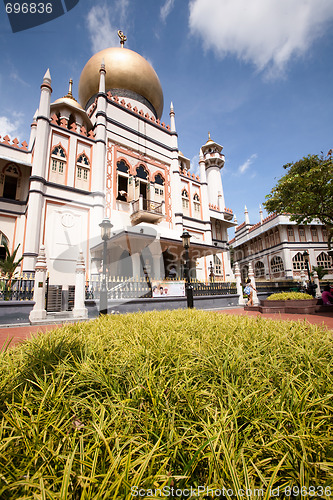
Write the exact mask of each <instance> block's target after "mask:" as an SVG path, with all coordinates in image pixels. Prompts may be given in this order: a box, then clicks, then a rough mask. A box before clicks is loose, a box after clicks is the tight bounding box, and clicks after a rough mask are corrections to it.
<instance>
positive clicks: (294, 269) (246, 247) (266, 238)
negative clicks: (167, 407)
mask: <svg viewBox="0 0 333 500" xmlns="http://www.w3.org/2000/svg"><path fill="white" fill-rule="evenodd" d="M327 239H328V234H327V230H326V228H325V226H324V225H323V224H321V223H320V222H319V221H317V220H313V221H312V223H311V224H309V225H298V224H296V223H295V222H293V221H291V220H290V217H289V216H288V215H287V214H280V215H279V214H272V215H269V216H268V217H266V218H264V217H263V212H262V209H261V207H260V221H259V222H257V223H256V224H250V220H249V215H248V211H247V208H246V207H245V220H244V222H243V223H242V224H240V225H239V226H237V227H236V228H235V237H234V238H233V239H232V240H230V242H229V243H230V245H231V246H232V248H233V258H234V261H235V262H238V264H239V266H240V271H241V276H242V280H243V281H245V279H246V277H247V276H248V270H249V263H251V264H252V267H253V270H254V274H255V278H256V279H259V280H281V279H296V280H298V279H299V278H300V275H301V272H302V271H303V272H304V271H306V264H305V260H304V257H303V253H304V252H305V251H307V252H308V253H309V266H310V270H312V267H313V266H321V267H323V268H324V269H325V270H327V271H328V275H326V276H325V278H328V279H333V265H332V258H331V257H330V256H329V255H328V247H327Z"/></svg>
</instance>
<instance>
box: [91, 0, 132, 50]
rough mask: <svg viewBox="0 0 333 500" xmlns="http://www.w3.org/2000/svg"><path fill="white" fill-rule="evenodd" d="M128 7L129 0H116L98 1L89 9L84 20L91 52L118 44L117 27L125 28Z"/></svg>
mask: <svg viewBox="0 0 333 500" xmlns="http://www.w3.org/2000/svg"><path fill="white" fill-rule="evenodd" d="M128 7H129V0H118V1H116V2H113V3H109V4H107V3H100V4H97V5H95V6H94V7H92V8H91V9H90V11H89V12H88V15H87V21H86V22H87V26H88V31H89V38H90V41H91V45H92V51H93V53H96V52H99V51H100V50H103V49H106V48H108V47H115V46H116V47H118V46H119V38H118V35H117V32H118V29H122V30H124V28H125V20H126V13H127V10H128ZM111 13H112V22H111V20H110V14H111ZM117 23H118V25H117Z"/></svg>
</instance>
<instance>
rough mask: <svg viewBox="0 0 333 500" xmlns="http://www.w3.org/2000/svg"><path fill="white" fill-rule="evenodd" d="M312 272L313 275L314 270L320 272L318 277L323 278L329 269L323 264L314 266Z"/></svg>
mask: <svg viewBox="0 0 333 500" xmlns="http://www.w3.org/2000/svg"><path fill="white" fill-rule="evenodd" d="M312 269H313V271H312V273H311V276H313V272H314V271H316V273H317V274H318V279H320V280H322V279H323V277H324V276H326V274H328V271H327V269H324V268H323V266H312Z"/></svg>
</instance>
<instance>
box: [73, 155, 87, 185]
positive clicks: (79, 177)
mask: <svg viewBox="0 0 333 500" xmlns="http://www.w3.org/2000/svg"><path fill="white" fill-rule="evenodd" d="M89 180H90V162H89V160H88V158H87V157H86V155H85V154H84V153H82V154H80V156H79V157H78V159H77V160H76V181H75V186H76V187H78V188H81V189H89Z"/></svg>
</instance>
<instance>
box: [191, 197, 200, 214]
mask: <svg viewBox="0 0 333 500" xmlns="http://www.w3.org/2000/svg"><path fill="white" fill-rule="evenodd" d="M193 208H194V215H196V216H199V215H200V198H199V195H198V194H197V193H195V195H194V196H193Z"/></svg>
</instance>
